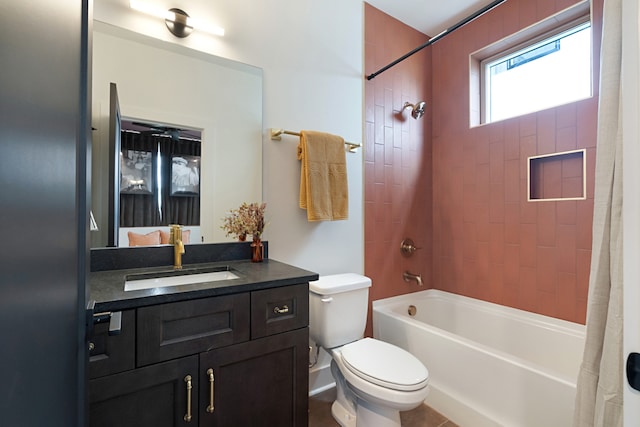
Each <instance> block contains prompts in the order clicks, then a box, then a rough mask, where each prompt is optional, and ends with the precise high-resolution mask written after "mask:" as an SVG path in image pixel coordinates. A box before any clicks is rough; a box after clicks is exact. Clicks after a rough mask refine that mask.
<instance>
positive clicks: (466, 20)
mask: <svg viewBox="0 0 640 427" xmlns="http://www.w3.org/2000/svg"><path fill="white" fill-rule="evenodd" d="M505 1H506V0H495V1H494V2H493V3H490V4H488V5H487V6H485V7H483V8H482V9H480V10H478V11H476V12H475V13H473V14H471V15H469V16H467V17H466V18H464V19H463V20H462V21H459V22H458V23H457V24H455V25H453V26H451V27H449V28H447V29H446V30H444V31H442V32H441V33H439V34H437V35H435V36H433V37H431V38H430V39H429V41H427V42H426V43H425V44H423V45H422V46H418V47H417V48H415V49H413V50H412V51H411V52H409V53H407V54H406V55H404V56H401V57H400V58H398V59H396V60H395V61H393V62H392V63H390V64H389V65H385V66H384V67H382V68H381V69H379V70H378V71H376V72H375V73H371V74H369V75H368V76H367V80H371V79H374V78H375V77H376V76H377V75H378V74H380V73H383V72H385V71H387V70H388V69H389V68H391V67H393V66H395V65H396V64H398V63H400V62H402V61H404V60H405V59H407V58H408V57H410V56H411V55H413V54H414V53H417V52H419V51H421V50H422V49H424V48H425V47H427V46H431V45H432V44H434V43H435V42H437V41H438V40H440V39H441V38H443V37H444V36H446V35H448V34H450V33H452V32H454V31H455V30H457V29H458V28H460V27H462V26H463V25H465V24H467V23H469V22H471V21H473V20H474V19H476V18H477V17H478V16H480V15H483V14H484V13H486V12H488V11H490V10H491V9H493V8H494V7H496V6H498V5H499V4H500V3H503V2H505Z"/></svg>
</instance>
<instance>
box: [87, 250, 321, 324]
mask: <svg viewBox="0 0 640 427" xmlns="http://www.w3.org/2000/svg"><path fill="white" fill-rule="evenodd" d="M196 267H197V268H209V267H222V268H226V267H228V268H229V269H230V270H231V271H232V272H234V273H235V274H236V275H238V276H240V277H239V278H238V279H233V280H223V281H217V282H208V283H197V284H189V285H180V286H170V287H163V288H152V289H144V290H137V291H125V290H124V282H125V277H126V276H127V275H130V274H138V273H157V272H165V271H171V270H172V267H171V266H170V265H169V266H162V267H148V268H130V269H120V270H104V271H93V272H91V273H90V276H89V299H90V300H94V301H95V302H96V304H95V311H96V312H101V311H119V310H126V309H133V308H137V307H143V306H147V305H154V304H163V303H167V302H175V301H185V300H190V299H196V298H204V297H212V296H218V295H228V294H234V293H239V292H249V291H255V290H260V289H269V288H276V287H280V286H288V285H295V284H300V283H306V282H309V281H313V280H317V279H318V274H317V273H313V272H311V271H307V270H303V269H301V268H298V267H294V266H292V265H288V264H285V263H282V262H279V261H275V260H272V259H265V260H264V261H263V262H260V263H254V262H251V261H250V260H236V261H218V262H207V263H199V264H185V265H183V268H184V269H189V268H196Z"/></svg>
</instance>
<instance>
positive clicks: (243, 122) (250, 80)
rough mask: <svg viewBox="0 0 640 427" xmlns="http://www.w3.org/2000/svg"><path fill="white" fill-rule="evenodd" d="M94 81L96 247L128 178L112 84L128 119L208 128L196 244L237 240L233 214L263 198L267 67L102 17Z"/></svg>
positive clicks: (103, 242)
mask: <svg viewBox="0 0 640 427" xmlns="http://www.w3.org/2000/svg"><path fill="white" fill-rule="evenodd" d="M92 81H93V88H92V97H93V100H92V109H93V117H92V124H93V127H94V128H95V130H94V132H93V152H92V188H91V192H92V200H91V210H92V212H93V215H94V217H95V219H96V222H97V225H98V231H93V232H91V238H92V244H91V246H92V247H103V246H108V245H109V244H110V242H109V233H110V232H109V228H110V224H109V218H110V213H112V212H113V210H114V208H113V207H112V208H111V209H110V207H109V184H110V182H118V183H119V182H120V179H119V178H120V177H119V176H118V177H117V179H116V178H115V177H114V173H115V172H114V171H113V170H111V171H110V170H109V159H111V158H113V157H112V156H115V153H111V152H110V150H109V133H110V132H109V126H110V125H109V117H110V111H109V110H110V102H109V99H110V85H111V83H115V84H116V85H117V91H118V93H117V95H118V103H119V110H120V115H121V117H122V118H123V120H124V119H125V118H126V119H127V120H129V121H136V122H143V123H154V124H161V125H163V126H166V127H174V128H180V129H195V130H198V131H199V132H201V139H202V145H201V158H200V162H201V169H200V188H199V193H200V199H201V200H200V228H199V230H197V232H196V233H195V234H194V235H195V236H197V238H195V239H191V241H190V243H198V242H203V243H217V242H222V241H230V239H229V238H227V237H225V233H224V231H223V230H221V229H220V225H221V224H222V218H223V217H224V216H225V214H226V212H228V211H229V210H230V209H234V208H237V207H238V206H240V205H241V204H242V203H243V202H253V201H261V200H262V70H261V69H259V68H256V67H253V66H249V65H246V64H240V63H237V62H234V61H230V60H226V59H223V58H219V57H215V56H213V55H209V54H206V53H203V52H200V51H195V50H193V49H189V48H186V47H184V46H181V45H177V44H173V43H169V42H165V41H161V40H157V39H154V38H150V37H147V36H144V35H141V34H138V33H135V32H131V31H128V30H125V29H122V28H118V27H115V26H111V25H108V24H104V23H101V22H98V21H95V22H94V33H93V76H92ZM118 185H119V184H118ZM119 191H120V189H119V188H118V190H117V192H116V191H115V190H114V192H115V193H116V194H117V193H119ZM112 205H113V204H112ZM111 217H113V215H111ZM111 228H119V227H118V224H114V225H112V226H111ZM123 230H124V229H118V230H113V231H112V233H118V234H119V235H122V234H123ZM140 231H141V232H145V231H148V229H147V228H146V227H145V228H144V229H140ZM125 240H126V239H125ZM112 245H114V244H112ZM123 245H124V246H126V245H127V242H126V241H125V242H124V244H123V242H120V246H123Z"/></svg>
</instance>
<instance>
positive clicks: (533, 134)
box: [432, 0, 602, 323]
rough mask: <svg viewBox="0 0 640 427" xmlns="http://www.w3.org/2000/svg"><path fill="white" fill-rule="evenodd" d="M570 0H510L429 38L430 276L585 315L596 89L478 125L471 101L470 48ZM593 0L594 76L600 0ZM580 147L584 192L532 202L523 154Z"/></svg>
mask: <svg viewBox="0 0 640 427" xmlns="http://www.w3.org/2000/svg"><path fill="white" fill-rule="evenodd" d="M573 3H574V2H572V1H568V0H567V1H556V2H553V1H549V0H537V1H534V0H510V1H509V2H506V3H503V4H502V5H500V6H499V7H497V8H496V9H494V10H493V11H491V12H490V13H488V14H485V15H483V16H482V17H480V18H479V19H477V20H475V21H473V22H472V23H470V24H469V25H467V26H465V27H463V28H461V29H460V30H459V31H457V32H455V33H453V34H451V35H449V36H447V37H446V38H443V39H442V40H441V41H440V42H438V43H436V44H434V45H433V50H432V58H433V63H434V67H433V75H432V79H433V80H432V84H433V105H434V107H433V133H432V138H433V140H432V144H433V230H434V241H433V247H434V254H433V265H434V273H433V282H434V287H436V288H439V289H443V290H446V291H450V292H455V293H459V294H463V295H468V296H471V297H474V298H480V299H483V300H486V301H490V302H495V303H498V304H503V305H507V306H512V307H516V308H520V309H523V310H527V311H532V312H536V313H541V314H544V315H549V316H553V317H557V318H561V319H566V320H570V321H574V322H579V323H584V322H585V319H586V301H587V292H588V277H589V268H590V257H591V226H592V211H593V182H594V179H593V178H594V170H595V143H596V121H597V103H598V99H597V94H596V96H594V97H593V98H590V99H587V100H583V101H579V102H575V103H571V104H567V105H564V106H560V107H557V108H551V109H547V110H544V111H541V112H538V113H533V114H528V115H525V116H522V117H518V118H514V119H509V120H505V121H501V122H497V123H493V124H489V125H484V126H479V127H473V128H470V127H469V111H468V109H469V99H470V96H471V95H470V93H469V87H470V81H469V72H468V67H469V55H470V54H471V53H472V52H474V51H476V50H478V49H481V48H483V47H485V46H486V45H488V44H490V43H493V42H494V41H497V40H499V39H501V38H503V37H506V36H508V35H510V34H512V33H513V32H515V31H517V30H518V29H520V28H526V27H528V26H530V25H532V24H534V23H536V22H538V21H540V20H543V19H544V18H546V17H548V16H550V15H552V14H554V13H556V12H559V11H560V10H562V9H564V8H566V7H568V6H571V5H572V4H573ZM593 3H594V4H593V6H592V7H593V9H594V10H593V11H592V13H593V39H594V64H595V67H594V81H595V82H597V78H598V71H597V68H598V65H597V64H598V63H599V55H598V52H599V42H598V41H599V39H600V25H599V23H600V22H601V17H600V12H599V11H600V10H601V8H602V6H601V3H602V2H601V1H599V0H596V1H594V2H593ZM594 86H595V91H597V83H596V84H595V85H594ZM581 148H585V149H586V166H587V167H586V181H587V200H579V201H557V202H555V201H538V202H528V201H527V158H528V157H529V156H534V155H541V154H548V153H555V152H562V151H568V150H575V149H581ZM550 172H551V173H552V172H553V169H550ZM549 179H550V175H549Z"/></svg>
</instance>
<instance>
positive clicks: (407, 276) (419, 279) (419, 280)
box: [402, 271, 422, 286]
mask: <svg viewBox="0 0 640 427" xmlns="http://www.w3.org/2000/svg"><path fill="white" fill-rule="evenodd" d="M402 278H403V279H404V281H405V282H410V281H412V280H415V281H416V283H417V284H418V286H422V274H411V273H409V272H408V271H405V272H404V274H403V275H402Z"/></svg>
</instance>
